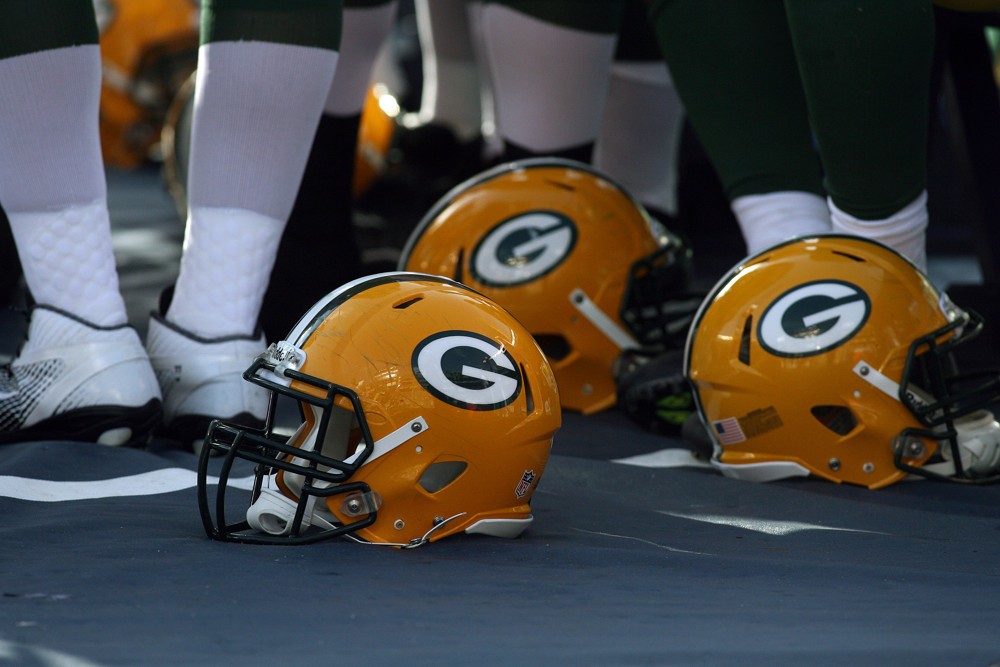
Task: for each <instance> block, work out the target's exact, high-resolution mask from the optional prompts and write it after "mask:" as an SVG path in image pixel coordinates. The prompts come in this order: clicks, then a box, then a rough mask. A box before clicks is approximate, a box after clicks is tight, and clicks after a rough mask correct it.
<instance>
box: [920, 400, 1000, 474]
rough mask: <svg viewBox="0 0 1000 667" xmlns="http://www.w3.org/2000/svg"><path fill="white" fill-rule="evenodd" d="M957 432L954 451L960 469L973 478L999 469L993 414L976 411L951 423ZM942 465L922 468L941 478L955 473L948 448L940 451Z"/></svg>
mask: <svg viewBox="0 0 1000 667" xmlns="http://www.w3.org/2000/svg"><path fill="white" fill-rule="evenodd" d="M955 430H956V431H957V432H958V449H959V454H960V456H961V457H962V468H963V469H964V470H965V471H967V472H971V473H973V474H975V475H989V474H994V473H996V472H997V471H998V468H1000V424H998V423H997V421H996V419H995V418H994V417H993V413H991V412H988V411H986V410H979V411H977V412H973V413H972V414H970V415H966V416H965V417H962V418H961V419H958V420H956V421H955ZM941 456H942V457H943V458H944V462H942V463H935V464H931V465H925V466H924V468H926V469H928V470H931V471H932V472H936V473H939V474H942V475H948V476H951V475H954V474H955V469H956V466H955V462H954V461H953V460H952V454H951V448H950V447H948V446H947V445H945V446H943V447H942V448H941Z"/></svg>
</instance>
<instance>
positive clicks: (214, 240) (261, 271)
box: [165, 207, 285, 338]
mask: <svg viewBox="0 0 1000 667" xmlns="http://www.w3.org/2000/svg"><path fill="white" fill-rule="evenodd" d="M284 226H285V222H284V221H283V220H278V219H276V218H269V217H267V216H265V215H262V214H260V213H256V212H254V211H247V210H245V209H235V208H229V209H225V208H208V207H194V208H191V209H190V210H189V211H188V223H187V229H186V230H185V233H184V253H183V255H182V256H181V268H180V273H179V274H178V276H177V282H176V284H175V286H174V296H173V299H172V300H171V302H170V308H169V309H168V310H167V312H166V313H165V316H166V318H167V320H169V321H170V322H172V323H174V324H176V325H177V326H179V327H182V328H184V329H187V330H188V331H191V332H193V333H196V334H198V335H200V336H204V337H206V338H218V337H221V336H230V335H241V336H249V335H251V334H253V332H254V329H255V328H256V326H257V315H258V314H259V313H260V304H261V302H262V301H263V299H264V291H265V290H266V289H267V281H268V279H269V277H270V275H271V269H272V268H273V267H274V259H275V249H276V248H277V247H278V242H279V241H280V240H281V232H282V230H283V229H284Z"/></svg>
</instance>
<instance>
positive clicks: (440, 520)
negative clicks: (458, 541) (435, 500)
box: [432, 516, 444, 526]
mask: <svg viewBox="0 0 1000 667" xmlns="http://www.w3.org/2000/svg"><path fill="white" fill-rule="evenodd" d="M432 523H433V524H434V525H435V526H440V525H441V524H442V523H444V517H443V516H436V517H434V519H433V521H432Z"/></svg>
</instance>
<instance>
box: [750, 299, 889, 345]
mask: <svg viewBox="0 0 1000 667" xmlns="http://www.w3.org/2000/svg"><path fill="white" fill-rule="evenodd" d="M871 309H872V304H871V300H870V299H869V298H868V295H867V294H865V292H864V291H862V290H861V288H860V287H858V286H857V285H852V284H851V283H848V282H844V281H841V280H817V281H816V282H811V283H806V284H804V285H799V286H798V287H794V288H792V289H790V290H789V291H787V292H785V293H784V294H782V295H781V296H780V297H778V299H777V300H775V301H774V302H773V303H772V304H771V305H770V306H768V307H767V309H766V310H765V311H764V315H763V316H762V317H761V318H760V323H759V325H758V327H757V339H758V340H759V341H760V344H761V346H762V347H763V348H764V349H765V350H767V351H768V352H770V353H771V354H776V355H778V356H779V357H808V356H812V355H814V354H821V353H823V352H826V351H828V350H832V349H834V348H835V347H837V346H838V345H841V344H842V343H845V342H847V341H848V340H850V339H851V338H852V337H853V336H854V334H856V333H857V332H858V331H859V330H860V329H861V327H863V326H864V325H865V322H867V321H868V316H869V314H870V313H871Z"/></svg>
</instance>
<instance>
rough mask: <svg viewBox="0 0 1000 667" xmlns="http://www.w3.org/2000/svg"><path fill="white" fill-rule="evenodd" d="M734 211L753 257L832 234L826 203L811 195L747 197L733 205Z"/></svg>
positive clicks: (786, 192)
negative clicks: (777, 246) (787, 243)
mask: <svg viewBox="0 0 1000 667" xmlns="http://www.w3.org/2000/svg"><path fill="white" fill-rule="evenodd" d="M730 207H731V208H732V210H733V213H734V214H735V215H736V221H737V222H738V223H739V225H740V230H741V231H742V232H743V240H744V241H745V242H746V244H747V254H749V255H755V254H757V253H758V252H760V251H761V250H765V249H767V248H770V247H771V246H773V245H775V244H776V243H780V242H782V241H787V240H788V239H791V238H795V237H797V236H807V235H809V234H828V233H829V232H830V209H829V208H828V207H827V204H826V200H825V199H823V198H822V197H820V196H819V195H814V194H812V193H809V192H798V191H792V190H786V191H782V192H769V193H767V194H762V195H745V196H743V197H737V198H736V199H734V200H733V201H732V202H730Z"/></svg>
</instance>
